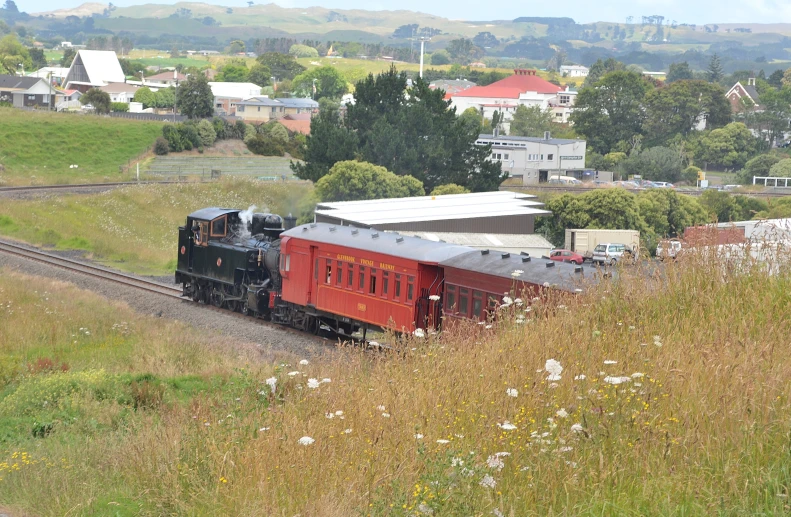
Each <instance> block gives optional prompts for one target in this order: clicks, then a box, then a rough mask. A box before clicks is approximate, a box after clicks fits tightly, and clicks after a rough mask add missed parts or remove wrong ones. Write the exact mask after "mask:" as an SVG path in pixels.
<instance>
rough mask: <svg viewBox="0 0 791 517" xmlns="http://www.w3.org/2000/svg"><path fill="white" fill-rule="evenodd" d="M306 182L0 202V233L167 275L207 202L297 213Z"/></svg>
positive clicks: (153, 188) (235, 182) (136, 189)
mask: <svg viewBox="0 0 791 517" xmlns="http://www.w3.org/2000/svg"><path fill="white" fill-rule="evenodd" d="M310 188H311V187H310V186H309V185H303V184H282V183H265V182H260V181H251V180H241V179H232V178H225V179H223V180H222V181H219V182H213V183H204V184H197V183H185V184H178V185H141V186H130V187H123V188H120V189H116V190H112V191H108V192H104V193H100V194H80V195H67V196H57V197H52V198H45V199H32V200H4V202H3V206H2V207H0V235H5V236H8V237H13V238H15V239H19V240H23V241H26V242H30V243H32V244H36V245H41V246H46V247H55V248H58V249H77V250H85V251H86V252H87V253H88V256H90V257H92V258H93V259H95V260H98V261H100V262H104V263H107V264H109V265H112V266H113V267H116V268H118V269H122V270H125V271H133V272H137V273H142V274H153V275H164V274H168V273H171V272H172V271H173V269H175V262H176V258H175V257H176V248H175V246H176V244H175V243H176V240H177V238H178V227H179V226H180V225H183V224H184V222H185V220H186V217H187V214H189V213H191V212H193V211H195V210H197V209H200V208H204V207H207V206H223V207H232V208H235V207H239V208H247V207H248V206H250V205H256V206H257V207H258V208H259V209H260V210H261V211H264V210H265V209H268V210H269V211H271V212H274V213H279V214H282V215H284V216H285V215H287V214H288V213H289V212H292V213H294V214H295V215H297V214H298V211H299V208H300V206H299V205H300V201H301V200H302V198H303V197H304V196H305V194H306V193H307V192H308V191H309V190H310Z"/></svg>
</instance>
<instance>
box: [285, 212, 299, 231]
mask: <svg viewBox="0 0 791 517" xmlns="http://www.w3.org/2000/svg"><path fill="white" fill-rule="evenodd" d="M296 225H297V218H296V217H294V216H293V215H291V213H289V214H288V215H287V216H285V217H284V218H283V226H284V227H285V229H286V230H290V229H292V228H293V227H295V226H296Z"/></svg>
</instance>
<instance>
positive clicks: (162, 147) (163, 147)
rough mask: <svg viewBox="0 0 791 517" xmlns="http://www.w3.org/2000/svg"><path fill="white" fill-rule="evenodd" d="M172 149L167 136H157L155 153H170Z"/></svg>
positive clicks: (159, 154)
mask: <svg viewBox="0 0 791 517" xmlns="http://www.w3.org/2000/svg"><path fill="white" fill-rule="evenodd" d="M169 151H170V147H169V146H168V141H167V140H166V139H165V137H162V136H160V137H157V139H156V141H155V142H154V154H156V155H158V156H164V155H166V154H168V152H169Z"/></svg>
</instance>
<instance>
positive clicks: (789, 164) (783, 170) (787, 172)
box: [769, 158, 791, 178]
mask: <svg viewBox="0 0 791 517" xmlns="http://www.w3.org/2000/svg"><path fill="white" fill-rule="evenodd" d="M769 176H777V177H778V178H791V158H786V159H784V160H780V161H779V162H777V163H776V164H774V165H772V168H771V169H769Z"/></svg>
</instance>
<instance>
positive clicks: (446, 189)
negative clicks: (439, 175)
mask: <svg viewBox="0 0 791 517" xmlns="http://www.w3.org/2000/svg"><path fill="white" fill-rule="evenodd" d="M468 192H469V190H467V189H466V188H464V187H462V186H461V185H456V184H455V183H448V184H446V185H439V186H438V187H435V188H434V190H432V191H431V195H432V196H444V195H447V194H466V193H468Z"/></svg>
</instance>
